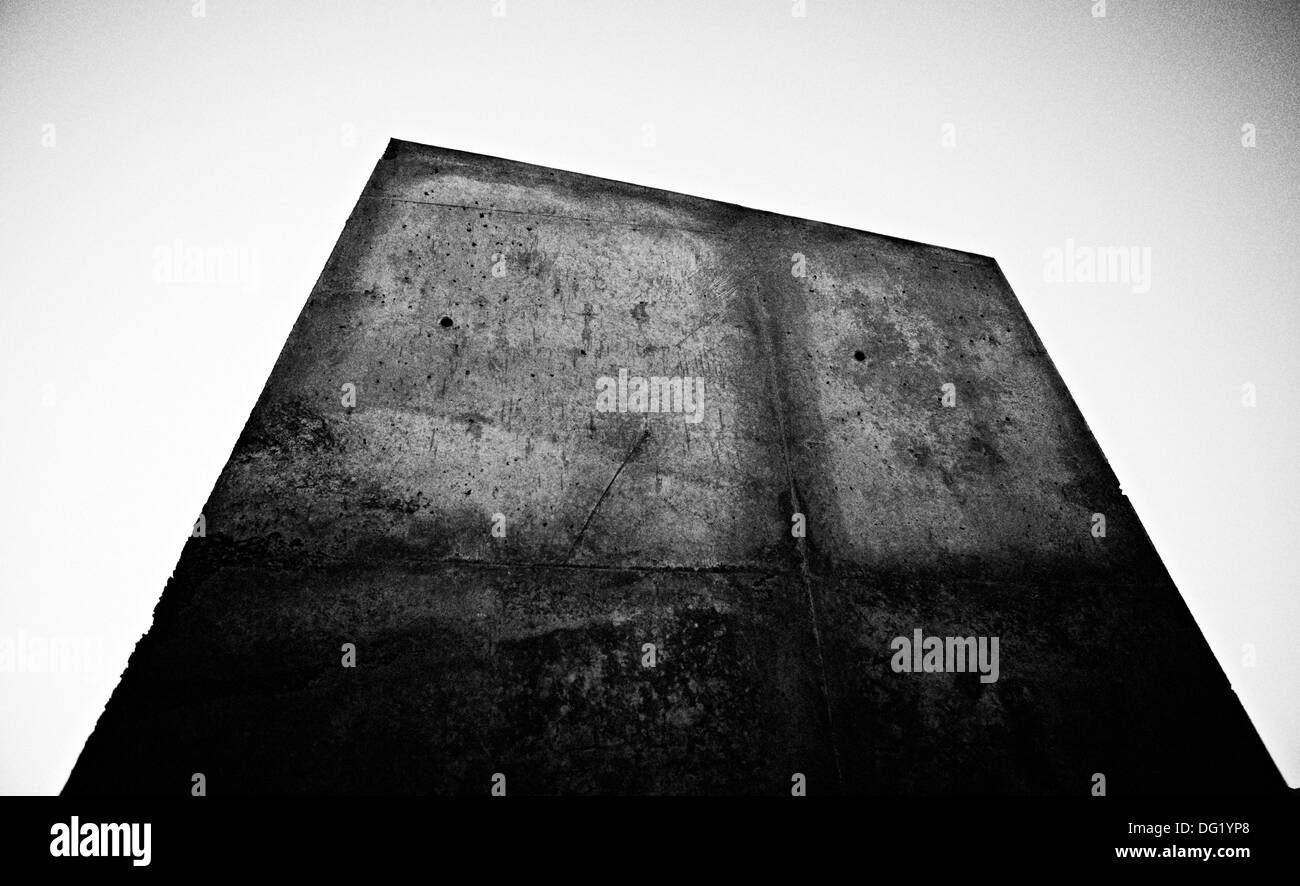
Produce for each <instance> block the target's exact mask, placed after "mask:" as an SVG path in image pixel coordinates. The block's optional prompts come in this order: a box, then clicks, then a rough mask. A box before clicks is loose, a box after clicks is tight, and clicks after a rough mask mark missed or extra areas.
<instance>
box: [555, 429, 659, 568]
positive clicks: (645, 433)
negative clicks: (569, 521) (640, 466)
mask: <svg viewBox="0 0 1300 886" xmlns="http://www.w3.org/2000/svg"><path fill="white" fill-rule="evenodd" d="M649 436H650V426H649V423H647V424H645V425H643V426H642V429H641V436H639V437H637V439H636V442H635V443H633V444H632V448H631V449H629V450H628V453H627V456H626V457H625V458H624V459H623V463H622V464H620V465H619V466H618V470H617V471H615V472H614V476H612V477H610V478H609V483H607V484H605V491H604V492H602V493H601V494H600V498H598V499H596V503H595V504H594V505H593V506H592V508H591V513H589V514H587V519H586V521H584V522H583V524H582V528H581V529H579V530H578V534H577V536H576V537H574V539H573V544H572V545H570V546H569V553H568V554H566V555H565V557H564V561H563V562H565V563H568V562H569V560H571V559H573V554H574V552H575V551H576V550H577V549H578V542H580V541H582V536H583V535H584V534H585V533H586V532H587V527H588V526H590V525H591V518H592V517H594V516H596V511H598V510H600V506H601V504H603V503H604V501H605V496H607V495H609V490H611V489H612V488H614V481H616V480H617V479H618V475H619V474H621V473H623V469H624V468H625V467H627V463H628V462H630V461H631V460H632V459H633V458H635V457H636V455H637V453H639V452H640V451H641V446H642V444H644V443H645V441H646V439H647V438H648V437H649Z"/></svg>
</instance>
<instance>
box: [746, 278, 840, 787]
mask: <svg viewBox="0 0 1300 886" xmlns="http://www.w3.org/2000/svg"><path fill="white" fill-rule="evenodd" d="M757 296H758V285H757V284H756V285H755V286H754V287H753V288H752V289H751V290H750V292H749V293H748V301H749V305H750V309H751V310H752V311H753V313H754V315H755V320H756V321H757V323H756V325H757V327H758V334H759V345H760V347H761V349H762V351H763V358H764V364H765V369H766V375H767V380H768V385H769V386H770V388H771V390H772V393H773V394H774V395H775V396H774V397H773V398H772V413H773V415H774V416H775V418H776V427H777V433H778V435H779V436H780V439H781V463H782V464H783V465H784V466H785V481H786V488H787V489H788V490H789V493H790V504H791V507H793V508H794V509H795V511H796V512H797V513H801V514H802V513H803V504H802V503H801V502H800V501H799V493H798V490H797V489H796V487H795V482H794V470H793V468H792V467H791V465H790V441H789V439H788V438H787V436H786V431H785V418H784V415H783V413H784V412H785V402H786V398H785V391H784V389H783V387H782V386H781V383H780V375H779V373H778V371H777V370H778V366H777V363H776V342H775V340H774V336H773V334H772V328H771V323H770V320H771V315H770V314H769V313H768V311H767V309H766V308H765V307H763V306H762V305H760V304H759V302H758V298H757ZM804 517H805V520H806V519H807V515H806V514H805V515H804ZM794 544H795V550H796V551H797V552H798V554H799V577H800V580H801V581H802V582H803V589H804V595H805V597H806V598H807V600H808V615H809V618H810V619H811V620H812V631H813V642H814V644H815V645H816V647H817V667H818V670H819V672H820V673H819V675H818V676H819V678H820V682H821V691H822V698H823V700H824V702H825V707H826V729H827V731H828V733H829V736H828V737H829V739H830V745H831V756H832V757H833V759H834V761H835V780H836V786H837V787H842V786H843V784H844V767H843V766H842V765H841V763H840V748H839V743H838V742H837V741H836V739H835V712H834V709H833V706H832V704H831V691H830V678H829V676H828V674H827V668H826V653H825V649H824V646H823V644H822V632H821V626H820V620H819V618H818V616H817V601H816V597H815V596H814V594H813V587H812V570H811V569H810V568H809V566H808V548H807V543H806V540H805V539H804V538H800V537H796V538H795V540H794Z"/></svg>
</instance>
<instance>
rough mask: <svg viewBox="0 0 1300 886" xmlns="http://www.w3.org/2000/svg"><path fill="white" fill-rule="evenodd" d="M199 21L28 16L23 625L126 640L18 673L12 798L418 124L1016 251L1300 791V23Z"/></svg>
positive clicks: (163, 554)
mask: <svg viewBox="0 0 1300 886" xmlns="http://www.w3.org/2000/svg"><path fill="white" fill-rule="evenodd" d="M196 5H198V4H195V3H194V2H193V0H153V2H144V3H141V2H125V0H97V2H84V3H36V2H21V0H17V2H16V0H10V2H5V3H3V5H0V365H2V367H3V376H2V378H0V459H2V462H0V463H2V464H3V467H4V469H3V471H0V641H3V639H4V638H5V637H9V638H12V639H13V640H21V639H23V638H26V639H29V640H30V639H31V638H55V637H64V638H67V639H69V640H70V641H71V642H73V643H76V644H80V646H79V647H78V648H84V649H87V650H89V651H90V652H91V653H92V659H93V653H94V651H95V649H97V648H100V647H102V649H103V656H102V667H100V668H99V669H97V670H95V671H93V672H91V673H88V674H81V673H63V674H61V673H53V674H49V673H46V674H32V673H0V793H52V792H56V791H58V790H60V789H61V788H62V786H63V782H64V780H65V779H66V777H67V774H68V772H69V770H70V769H71V767H72V764H73V762H74V761H75V759H76V757H77V754H78V752H79V751H80V749H81V746H82V743H83V741H84V740H85V737H86V735H87V734H88V733H89V732H90V729H91V728H92V726H93V725H94V722H95V720H96V718H97V717H98V715H99V712H100V710H101V708H102V706H103V704H104V702H105V701H106V700H107V698H108V695H109V693H110V692H111V691H112V689H113V687H114V686H115V685H116V683H117V679H118V675H119V674H120V672H121V669H122V668H123V667H124V666H125V663H126V659H127V656H128V655H129V653H130V651H131V649H132V647H133V646H134V644H135V641H136V640H137V639H138V638H139V636H140V634H141V633H142V632H143V631H145V630H146V629H147V628H148V626H149V623H150V619H151V616H152V609H153V606H154V603H155V602H156V601H157V598H158V596H159V594H160V593H161V591H162V588H163V585H164V584H165V582H166V580H167V577H168V576H169V574H170V572H171V569H172V567H173V566H174V565H175V563H176V560H177V557H178V555H179V553H180V550H181V547H182V545H183V543H184V540H185V537H186V536H187V535H188V533H189V531H190V527H191V524H192V523H193V521H194V519H195V517H196V515H197V514H198V512H199V511H200V509H201V508H202V505H203V503H204V501H205V500H206V498H207V496H208V493H209V492H210V491H211V489H212V485H213V482H214V481H215V479H216V477H217V475H218V473H219V472H220V470H221V468H222V466H223V465H224V463H225V460H226V458H227V456H228V455H229V453H230V450H231V447H232V445H233V444H234V442H235V439H236V437H237V436H238V434H239V431H240V429H241V428H242V426H243V423H244V421H245V419H246V418H247V416H248V413H249V410H250V409H251V407H252V405H253V403H254V401H255V400H256V398H257V395H258V393H259V392H260V391H261V387H262V384H263V382H264V381H265V380H266V377H267V375H268V373H269V371H270V369H271V366H272V364H273V363H274V361H275V358H276V356H277V355H278V353H279V349H280V347H281V345H282V344H283V343H284V340H285V337H286V336H287V334H288V332H289V329H290V327H291V326H292V324H293V321H294V319H295V318H296V316H297V314H298V312H299V310H300V309H301V307H302V305H303V302H304V301H305V300H306V298H307V294H308V293H309V292H310V290H311V288H312V285H313V284H314V282H315V279H316V276H317V274H319V272H320V270H321V268H322V267H323V265H324V262H325V259H326V257H327V256H328V254H329V251H330V249H331V247H332V246H333V244H334V241H335V239H336V237H337V236H338V233H339V231H340V229H341V227H342V225H343V222H344V220H345V219H346V218H347V215H348V213H349V212H350V210H351V208H352V206H353V204H354V202H355V201H356V198H357V196H358V194H359V193H360V191H361V188H362V185H363V184H364V183H365V180H366V178H367V176H368V175H369V173H370V171H371V169H372V168H373V166H374V164H375V161H376V160H377V159H378V158H379V156H380V154H381V153H382V152H383V149H384V145H385V144H386V142H387V140H388V138H389V137H390V136H396V137H400V138H405V139H410V140H412V141H419V142H425V143H428V144H436V145H443V146H446V147H451V148H459V149H462V150H469V151H476V152H479V153H484V154H491V155H496V156H501V157H508V158H511V159H516V160H524V161H527V162H530V163H538V164H542V165H546V166H554V167H559V168H561V169H568V170H573V171H576V172H583V173H588V174H592V175H599V176H605V177H608V178H614V179H620V180H623V181H629V182H636V183H638V184H645V185H650V186H652V187H658V188H665V189H668V190H673V191H680V192H684V193H688V194H695V195H699V196H702V197H708V198H713V199H718V200H725V201H729V202H733V203H739V204H743V205H746V206H752V207H756V208H760V209H767V210H772V211H775V212H779V213H785V214H790V215H796V216H802V217H806V218H813V219H820V220H823V221H828V222H834V223H836V224H842V225H848V226H851V227H855V228H861V229H865V230H870V231H877V232H880V233H884V234H892V235H896V236H901V237H907V238H910V239H914V240H921V241H924V242H927V243H935V244H939V245H943V246H949V247H954V248H957V249H964V250H970V251H973V252H978V253H982V254H985V255H991V256H994V257H995V258H996V259H997V260H998V261H999V262H1000V263H1001V265H1002V268H1003V270H1004V271H1005V272H1006V274H1007V276H1008V278H1009V279H1010V281H1011V284H1012V286H1013V287H1014V288H1015V291H1016V293H1017V295H1018V296H1019V298H1020V299H1021V301H1022V303H1023V304H1024V305H1025V308H1026V310H1027V312H1028V314H1029V316H1030V318H1031V319H1032V321H1033V323H1034V325H1035V327H1036V328H1037V330H1038V332H1039V334H1040V336H1041V337H1042V339H1043V341H1044V343H1045V344H1046V346H1047V348H1048V350H1049V351H1050V353H1051V355H1052V357H1053V359H1054V360H1055V362H1056V365H1057V367H1058V369H1059V370H1060V372H1061V374H1062V375H1063V376H1064V377H1065V380H1066V383H1067V384H1068V385H1069V387H1070V390H1071V391H1072V392H1073V394H1074V396H1075V398H1076V400H1077V401H1078V403H1079V406H1080V407H1081V409H1082V410H1083V413H1084V416H1085V417H1086V418H1087V420H1088V422H1089V424H1090V425H1091V427H1092V429H1093V432H1094V433H1095V434H1096V436H1097V438H1098V440H1099V441H1100V443H1101V445H1102V448H1103V449H1104V450H1105V452H1106V455H1107V456H1108V458H1109V459H1110V462H1111V465H1112V466H1113V467H1114V469H1115V471H1116V473H1117V474H1118V475H1119V477H1120V480H1121V482H1122V483H1123V486H1124V491H1125V492H1126V493H1127V494H1128V495H1129V496H1130V498H1131V499H1132V500H1133V502H1134V505H1135V506H1136V507H1137V510H1138V512H1139V514H1140V515H1141V517H1142V519H1143V521H1144V523H1145V525H1146V528H1147V531H1148V532H1149V533H1150V535H1151V537H1152V539H1153V540H1154V542H1155V544H1156V547H1157V548H1158V549H1159V551H1160V553H1161V555H1162V556H1163V557H1164V560H1165V563H1166V565H1167V566H1168V567H1169V569H1170V571H1171V572H1172V574H1173V577H1174V579H1175V580H1176V581H1177V583H1178V585H1179V587H1180V588H1181V590H1182V592H1183V594H1184V596H1185V597H1186V599H1187V601H1188V603H1189V605H1190V606H1191V609H1192V611H1193V612H1194V613H1195V615H1196V617H1197V620H1198V621H1199V622H1200V624H1201V626H1202V629H1203V630H1204V632H1205V634H1206V636H1207V638H1208V640H1209V642H1210V644H1211V646H1213V648H1214V650H1215V652H1216V653H1217V655H1218V656H1219V660H1220V661H1221V663H1222V664H1223V666H1224V669H1225V671H1226V672H1227V674H1228V676H1229V678H1230V679H1231V680H1232V682H1233V684H1234V685H1235V687H1236V688H1237V690H1238V692H1239V693H1240V694H1241V695H1242V697H1243V699H1244V702H1245V704H1246V707H1247V709H1248V710H1249V712H1250V714H1251V716H1252V718H1253V719H1254V721H1255V723H1256V725H1257V726H1258V728H1259V730H1260V732H1261V734H1262V735H1263V737H1264V739H1265V741H1266V743H1267V744H1268V746H1269V748H1270V749H1271V751H1272V753H1273V755H1274V757H1275V759H1276V760H1277V761H1278V762H1279V765H1280V766H1281V767H1282V768H1283V770H1284V772H1285V773H1286V774H1287V775H1288V780H1289V781H1290V782H1291V783H1292V784H1293V785H1294V784H1297V783H1300V705H1297V702H1296V698H1295V691H1296V687H1297V686H1300V644H1297V643H1296V642H1295V640H1294V632H1295V630H1296V629H1297V627H1300V598H1298V597H1297V594H1296V593H1295V583H1296V578H1297V558H1298V556H1300V554H1298V552H1300V544H1298V543H1297V539H1298V538H1300V507H1297V505H1296V502H1297V500H1300V488H1297V487H1298V485H1300V484H1298V483H1297V479H1298V477H1300V474H1298V472H1297V469H1296V466H1295V462H1294V459H1295V458H1296V456H1297V452H1300V410H1297V408H1296V406H1295V403H1294V402H1293V401H1292V400H1289V399H1288V397H1291V396H1294V386H1295V384H1296V378H1297V370H1298V369H1300V365H1298V364H1300V356H1298V353H1300V352H1298V349H1297V348H1296V346H1295V341H1296V337H1297V332H1300V328H1298V326H1300V322H1298V321H1300V316H1298V308H1297V300H1296V297H1297V294H1300V293H1298V290H1300V278H1298V272H1297V267H1300V265H1298V263H1297V262H1296V259H1295V251H1296V247H1297V244H1298V243H1300V224H1298V223H1297V206H1300V201H1298V200H1297V198H1298V197H1300V165H1298V164H1297V158H1298V157H1300V144H1297V136H1298V134H1300V133H1298V131H1297V123H1298V121H1300V107H1298V105H1300V89H1297V86H1298V85H1300V83H1298V81H1300V48H1298V47H1300V18H1298V14H1297V12H1296V8H1295V7H1294V6H1293V5H1291V4H1287V3H1285V2H1277V3H1272V2H1232V3H1218V2H1203V3H1190V2H1188V3H1173V2H1153V0H1143V2H1141V3H1138V2H1135V0H1110V2H1109V3H1108V4H1107V6H1108V9H1107V10H1106V12H1107V14H1106V16H1105V17H1104V18H1095V17H1094V16H1093V14H1092V8H1093V5H1094V0H1053V2H1048V0H1024V2H997V0H981V2H956V0H948V2H932V0H899V2H866V0H858V2H847V0H844V2H840V0H807V9H806V16H805V17H802V18H800V17H796V16H794V15H792V11H793V10H794V8H795V6H796V3H794V2H792V0H710V2H708V3H700V2H698V0H694V2H692V0H676V2H673V0H661V2H655V0H637V2H632V0H626V2H609V0H605V2H596V0H590V2H559V0H556V2H551V0H505V4H504V6H505V13H506V14H505V15H504V16H501V17H498V16H494V15H493V8H494V6H499V5H500V4H499V3H495V4H494V2H493V0H459V2H436V0H408V2H396V0H393V2H386V3H383V4H379V3H374V2H364V0H356V2H352V0H298V2H292V0H277V2H275V3H273V4H272V3H266V2H254V0H245V2H236V0H208V2H207V3H206V10H205V12H206V15H205V16H204V17H195V15H194V7H195V6H196ZM1246 123H1252V124H1254V126H1255V138H1256V146H1255V147H1254V148H1247V147H1244V146H1243V145H1242V126H1243V124H1246ZM47 124H49V125H52V126H53V127H54V128H53V130H52V131H51V130H50V129H48V127H47ZM647 124H648V125H650V126H652V127H653V136H654V138H653V145H646V144H645V136H646V134H647V130H646V129H645V127H646V125H647ZM946 124H951V126H952V127H953V128H952V129H951V130H950V132H951V133H952V135H953V136H954V141H953V143H952V144H951V146H950V147H945V146H944V145H943V143H942V137H943V135H944V131H945V130H944V127H945V125H946ZM349 133H353V134H354V138H349ZM51 142H52V143H51ZM1069 238H1073V239H1074V240H1075V242H1076V243H1077V244H1079V245H1105V246H1138V247H1150V248H1151V250H1152V252H1151V255H1152V280H1151V283H1152V285H1151V289H1150V291H1149V292H1146V293H1141V294H1138V293H1134V292H1133V291H1132V287H1130V286H1125V285H1101V284H1069V283H1051V282H1048V281H1047V280H1046V279H1045V274H1044V252H1045V250H1049V249H1052V248H1058V249H1064V248H1065V246H1066V241H1067V239H1069ZM178 241H179V243H180V245H181V246H182V247H198V248H201V249H205V250H219V249H223V248H232V249H236V250H243V251H244V254H245V255H247V256H249V257H255V258H256V262H257V264H256V267H257V272H256V274H250V275H248V276H247V277H246V279H244V280H241V281H236V282H221V281H218V282H216V283H203V282H185V281H183V280H180V281H177V280H168V279H166V278H165V275H160V272H159V269H158V268H157V267H156V264H155V250H157V249H159V248H160V247H161V248H162V249H163V250H171V249H172V248H173V247H174V246H175V245H176V244H177V242H178ZM160 277H161V279H160ZM1245 383H1252V384H1254V385H1255V389H1256V396H1257V406H1256V407H1255V408H1253V409H1252V408H1244V407H1243V406H1242V403H1241V398H1242V385H1243V384H1245ZM1246 644H1252V645H1253V648H1254V656H1255V659H1254V666H1253V667H1248V666H1246V663H1245V659H1244V654H1243V647H1244V646H1245V645H1246ZM1207 764H1209V765H1212V761H1207Z"/></svg>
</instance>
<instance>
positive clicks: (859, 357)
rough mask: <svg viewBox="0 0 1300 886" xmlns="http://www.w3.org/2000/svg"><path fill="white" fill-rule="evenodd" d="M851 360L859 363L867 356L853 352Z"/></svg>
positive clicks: (859, 352)
mask: <svg viewBox="0 0 1300 886" xmlns="http://www.w3.org/2000/svg"><path fill="white" fill-rule="evenodd" d="M853 359H854V360H857V361H858V362H859V363H861V362H862V361H863V360H865V359H867V355H866V354H864V353H862V352H861V351H854V352H853Z"/></svg>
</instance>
